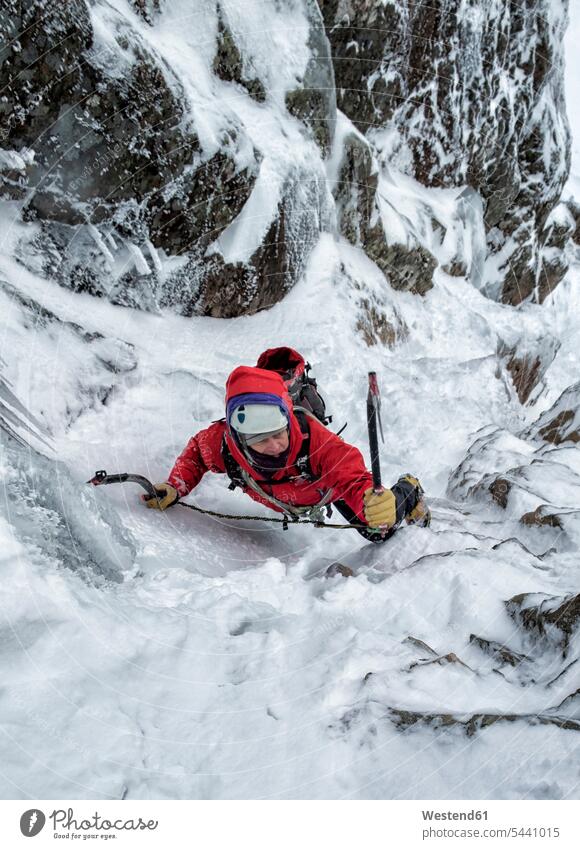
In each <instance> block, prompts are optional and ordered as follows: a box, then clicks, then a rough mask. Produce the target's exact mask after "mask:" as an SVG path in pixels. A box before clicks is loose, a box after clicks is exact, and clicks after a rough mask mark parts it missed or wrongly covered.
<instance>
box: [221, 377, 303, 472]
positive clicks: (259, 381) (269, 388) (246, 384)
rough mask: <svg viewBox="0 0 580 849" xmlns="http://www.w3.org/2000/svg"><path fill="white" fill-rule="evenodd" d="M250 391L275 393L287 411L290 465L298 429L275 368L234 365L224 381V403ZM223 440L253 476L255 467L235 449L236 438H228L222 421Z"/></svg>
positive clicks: (297, 442)
mask: <svg viewBox="0 0 580 849" xmlns="http://www.w3.org/2000/svg"><path fill="white" fill-rule="evenodd" d="M250 392H267V393H268V394H269V395H277V396H278V397H279V398H280V400H281V401H282V402H283V404H284V406H285V407H286V408H287V410H288V412H289V413H290V451H289V454H288V460H287V465H288V466H291V465H292V464H293V462H294V460H295V459H296V457H297V456H298V452H299V450H300V446H301V445H302V440H303V439H304V437H303V436H302V431H301V430H300V424H299V422H298V419H297V418H296V416H295V415H294V406H293V404H292V399H291V398H290V395H289V394H288V390H287V389H286V385H285V383H284V381H283V380H282V378H281V376H280V375H279V374H278V373H277V372H275V371H268V370H267V369H263V368H256V367H254V366H238V368H235V369H234V370H233V372H232V373H231V374H230V376H229V377H228V379H227V382H226V404H227V403H228V401H230V400H231V399H232V398H234V397H235V396H236V395H245V394H246V393H250ZM226 440H227V443H228V448H229V449H230V451H231V453H232V455H233V456H234V458H235V459H236V461H237V462H238V463H239V464H240V466H242V468H244V469H245V470H246V471H247V472H249V473H250V474H252V476H253V477H255V476H256V470H255V469H254V468H253V467H252V466H251V465H250V463H249V462H248V460H247V459H246V457H245V455H244V454H243V453H242V452H241V451H240V449H239V448H238V445H237V442H236V440H235V439H234V438H233V437H232V435H231V432H230V428H229V424H228V423H226Z"/></svg>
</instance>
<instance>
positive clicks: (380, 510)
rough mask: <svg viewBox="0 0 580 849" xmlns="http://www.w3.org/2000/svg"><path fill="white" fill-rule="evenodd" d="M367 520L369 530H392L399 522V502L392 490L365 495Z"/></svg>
mask: <svg viewBox="0 0 580 849" xmlns="http://www.w3.org/2000/svg"><path fill="white" fill-rule="evenodd" d="M364 504H365V519H366V520H367V523H368V526H369V528H385V527H387V528H392V527H393V525H395V524H396V522H397V501H396V499H395V496H394V493H392V492H391V490H390V489H383V490H382V491H381V492H375V491H374V490H372V489H367V491H366V492H365V494H364Z"/></svg>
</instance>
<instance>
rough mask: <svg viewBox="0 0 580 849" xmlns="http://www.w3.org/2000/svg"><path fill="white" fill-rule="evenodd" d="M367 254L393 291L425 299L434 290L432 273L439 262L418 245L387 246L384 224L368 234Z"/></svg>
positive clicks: (378, 225)
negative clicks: (412, 246) (421, 296)
mask: <svg viewBox="0 0 580 849" xmlns="http://www.w3.org/2000/svg"><path fill="white" fill-rule="evenodd" d="M366 250H367V253H368V255H369V256H370V258H371V259H372V260H374V261H375V262H376V264H377V265H378V267H379V268H380V269H381V271H382V272H383V274H384V275H385V276H386V277H387V279H388V281H389V283H390V284H391V286H392V287H393V289H397V290H398V291H401V292H412V293H413V294H416V295H425V294H426V293H427V292H428V291H429V289H432V288H433V272H434V271H435V268H436V267H437V260H436V259H435V257H434V256H432V254H430V253H429V251H428V250H426V249H425V248H423V247H421V246H420V245H417V246H416V247H414V248H407V247H405V245H400V244H393V245H387V244H386V242H385V234H384V232H383V228H382V225H381V224H376V225H375V227H374V228H372V229H371V230H370V231H369V234H368V237H367V241H366Z"/></svg>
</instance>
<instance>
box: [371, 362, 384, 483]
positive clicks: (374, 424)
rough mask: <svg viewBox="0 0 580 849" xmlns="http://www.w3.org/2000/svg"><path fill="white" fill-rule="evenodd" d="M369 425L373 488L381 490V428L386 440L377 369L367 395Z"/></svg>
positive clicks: (372, 375)
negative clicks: (382, 421) (382, 422)
mask: <svg viewBox="0 0 580 849" xmlns="http://www.w3.org/2000/svg"><path fill="white" fill-rule="evenodd" d="M367 425H368V430H369V447H370V451H371V471H372V473H373V489H374V491H375V492H380V491H381V490H382V488H383V485H382V482H381V463H380V460H379V430H380V433H381V440H382V441H383V442H384V441H385V440H384V437H383V426H382V424H381V396H380V392H379V384H378V381H377V373H376V371H369V391H368V395H367Z"/></svg>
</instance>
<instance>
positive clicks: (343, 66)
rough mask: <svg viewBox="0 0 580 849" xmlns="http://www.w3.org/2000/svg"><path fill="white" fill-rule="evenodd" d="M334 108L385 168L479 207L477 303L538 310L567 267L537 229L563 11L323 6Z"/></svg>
mask: <svg viewBox="0 0 580 849" xmlns="http://www.w3.org/2000/svg"><path fill="white" fill-rule="evenodd" d="M321 6H322V10H323V13H324V18H325V23H326V30H327V33H328V36H329V39H330V42H331V45H332V52H333V60H334V65H335V74H336V81H337V91H338V98H337V101H338V106H339V109H341V110H342V111H343V112H344V113H345V114H346V115H347V116H348V117H349V118H350V120H351V121H352V122H353V123H354V124H355V125H356V127H357V128H358V129H359V131H360V132H361V133H362V134H363V135H364V136H365V137H366V138H368V139H369V140H370V141H371V142H372V145H373V147H374V149H375V150H376V152H377V156H378V158H379V161H380V162H381V164H382V165H388V166H389V167H391V168H392V167H394V168H397V169H399V170H402V171H405V172H406V173H408V174H410V175H412V176H414V177H415V178H416V179H417V180H418V181H419V182H420V183H421V184H423V185H426V186H434V187H450V186H461V185H465V184H467V185H469V186H471V187H472V188H473V189H475V190H476V191H477V192H479V194H480V195H481V198H482V199H483V201H484V205H485V227H486V231H487V249H488V254H489V255H490V257H491V258H492V259H493V262H491V263H489V265H488V278H487V284H488V291H489V292H490V294H491V291H492V288H493V287H495V289H496V290H497V295H496V296H497V297H501V299H502V300H503V301H504V302H507V303H512V304H517V303H520V302H521V301H523V300H525V299H527V298H529V297H530V296H531V297H533V298H534V299H535V300H537V301H540V302H541V301H542V300H543V299H544V298H545V297H546V295H547V294H548V293H549V292H550V291H551V290H552V289H553V288H554V287H555V286H556V285H557V283H558V282H559V281H560V280H561V279H562V277H563V275H564V273H565V271H566V267H567V265H566V261H565V258H564V256H563V254H562V252H561V250H559V249H556V250H553V249H552V247H553V246H552V244H551V241H550V239H551V233H552V230H551V228H550V227H549V226H547V221H548V218H549V215H550V213H551V211H552V209H553V208H554V207H555V206H556V204H557V203H558V201H559V198H560V194H561V191H562V187H563V186H564V183H565V182H566V179H567V176H568V171H569V167H570V139H569V131H568V123H567V119H566V114H565V108H564V94H563V52H562V47H561V45H562V38H563V34H564V31H565V27H566V24H567V3H566V0H558V2H553V1H552V0H525V2H523V3H519V4H518V5H517V6H514V5H513V4H512V3H509V2H507V0H493V2H483V0H467V2H465V0H437V2H433V3H429V4H416V3H412V2H409V0H395V2H380V3H377V2H374V0H325V2H323V3H322V4H321Z"/></svg>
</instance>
